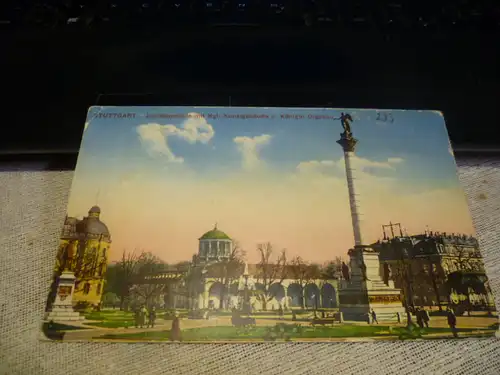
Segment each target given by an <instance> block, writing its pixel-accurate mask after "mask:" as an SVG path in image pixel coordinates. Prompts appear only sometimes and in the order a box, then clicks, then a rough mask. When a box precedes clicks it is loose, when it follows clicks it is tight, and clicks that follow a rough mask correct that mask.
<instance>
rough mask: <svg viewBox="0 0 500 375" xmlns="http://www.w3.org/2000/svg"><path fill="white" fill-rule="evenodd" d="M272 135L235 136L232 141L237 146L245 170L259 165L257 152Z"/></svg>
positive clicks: (269, 140) (267, 142)
mask: <svg viewBox="0 0 500 375" xmlns="http://www.w3.org/2000/svg"><path fill="white" fill-rule="evenodd" d="M271 138H272V136H271V135H269V134H262V135H258V136H255V137H235V138H234V139H233V142H234V143H236V145H237V146H238V150H239V151H240V152H241V156H242V157H243V161H242V163H243V168H244V169H247V170H251V169H255V168H257V167H258V166H259V165H261V163H262V161H261V159H260V155H259V152H260V150H261V148H262V146H265V145H267V144H269V142H271Z"/></svg>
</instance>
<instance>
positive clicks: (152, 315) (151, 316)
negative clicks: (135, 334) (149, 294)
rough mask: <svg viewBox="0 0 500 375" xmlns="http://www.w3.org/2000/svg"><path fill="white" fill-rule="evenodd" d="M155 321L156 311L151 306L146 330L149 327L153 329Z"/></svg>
mask: <svg viewBox="0 0 500 375" xmlns="http://www.w3.org/2000/svg"><path fill="white" fill-rule="evenodd" d="M155 320H156V309H155V307H154V306H153V307H152V308H151V310H150V311H149V320H148V328H149V326H151V328H154V326H155Z"/></svg>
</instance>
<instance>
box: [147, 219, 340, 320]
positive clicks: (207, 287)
mask: <svg viewBox="0 0 500 375" xmlns="http://www.w3.org/2000/svg"><path fill="white" fill-rule="evenodd" d="M233 246H234V244H233V241H232V239H231V238H230V237H229V236H228V235H227V234H226V233H224V232H222V231H221V230H219V229H218V228H217V226H215V227H214V229H212V230H211V231H208V232H207V233H205V234H204V235H202V236H201V237H200V238H199V246H198V253H197V254H195V255H194V256H193V263H192V264H191V266H190V267H189V270H183V271H179V270H172V271H166V272H163V273H159V274H157V275H154V276H153V277H152V279H151V281H150V282H155V283H156V282H160V283H161V282H164V283H165V285H166V288H165V293H164V294H162V295H161V296H159V298H158V299H157V300H158V301H163V302H164V306H165V307H167V308H190V309H231V308H233V307H236V308H237V307H238V306H240V304H241V302H242V297H243V295H244V293H249V295H250V297H249V299H250V303H251V305H252V308H253V310H254V311H259V310H278V309H279V308H280V307H281V308H284V309H288V308H337V307H338V305H339V301H338V280H337V278H336V277H334V276H333V275H331V276H330V277H329V276H327V275H326V274H325V273H323V272H321V270H320V268H319V267H318V266H314V265H307V266H303V267H302V269H301V270H300V272H298V271H299V270H297V269H296V267H297V266H294V265H283V266H278V265H272V264H269V265H267V266H266V269H264V267H263V266H262V265H260V264H245V263H243V262H242V261H241V260H238V259H233V258H232V256H233ZM272 267H279V269H278V268H275V269H270V268H272ZM304 267H305V268H304ZM299 273H300V276H298V274H299ZM181 274H183V275H184V276H182V275H181ZM190 277H191V279H190V280H186V278H188V279H189V278H190Z"/></svg>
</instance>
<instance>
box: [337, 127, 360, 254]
mask: <svg viewBox="0 0 500 375" xmlns="http://www.w3.org/2000/svg"><path fill="white" fill-rule="evenodd" d="M337 143H338V144H339V145H341V146H342V149H343V150H344V162H345V172H346V177H347V188H348V190H349V204H350V207H351V220H352V228H353V232H354V245H355V246H361V245H364V243H363V233H362V228H361V214H360V212H359V202H358V195H357V194H356V187H355V180H356V176H355V172H356V170H355V168H354V167H353V165H352V159H353V158H354V156H355V154H354V151H355V149H356V145H357V143H358V140H357V139H355V138H354V137H353V136H352V134H350V133H346V132H344V133H342V134H341V136H340V139H339V140H338V141H337Z"/></svg>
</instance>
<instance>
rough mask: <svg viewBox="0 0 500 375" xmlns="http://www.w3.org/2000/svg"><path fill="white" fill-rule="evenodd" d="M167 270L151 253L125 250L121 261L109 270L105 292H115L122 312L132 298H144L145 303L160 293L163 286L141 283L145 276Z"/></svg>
mask: <svg viewBox="0 0 500 375" xmlns="http://www.w3.org/2000/svg"><path fill="white" fill-rule="evenodd" d="M165 268H166V264H165V263H164V262H163V261H162V260H161V259H160V258H158V257H157V256H155V255H153V254H151V253H149V252H145V251H141V252H136V251H132V252H127V251H125V250H124V251H123V253H122V257H121V259H120V260H119V261H118V262H116V263H115V264H113V265H112V266H110V267H109V268H108V272H107V273H106V279H107V285H106V289H105V291H106V292H113V293H115V294H116V295H117V296H118V298H119V299H120V310H123V309H124V308H125V305H126V301H128V300H129V299H130V298H131V297H142V298H143V299H144V300H145V301H149V299H150V298H151V297H152V296H153V295H155V294H157V293H158V292H159V291H160V289H161V285H159V284H151V285H147V284H139V283H140V282H141V281H142V280H143V279H144V277H145V276H147V275H151V274H154V273H156V272H160V271H162V270H164V269H165ZM132 291H133V293H132ZM132 294H133V295H132Z"/></svg>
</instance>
